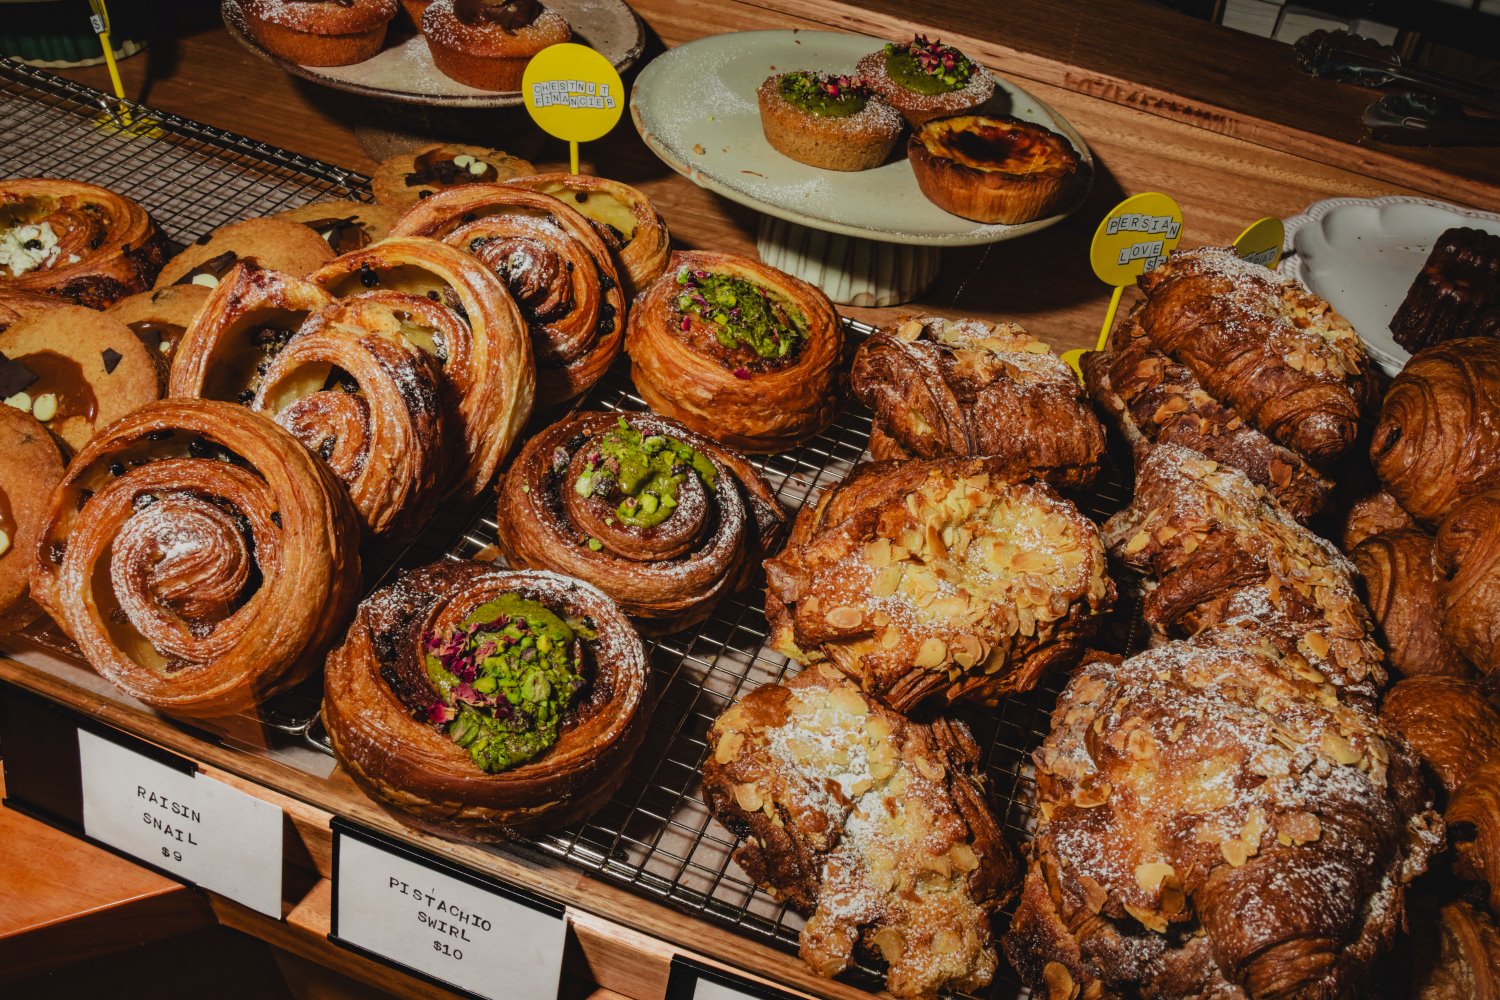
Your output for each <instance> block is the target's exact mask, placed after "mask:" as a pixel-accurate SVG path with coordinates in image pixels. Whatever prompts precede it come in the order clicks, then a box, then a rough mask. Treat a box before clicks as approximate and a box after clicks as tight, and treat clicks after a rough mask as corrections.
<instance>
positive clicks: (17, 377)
mask: <svg viewBox="0 0 1500 1000" xmlns="http://www.w3.org/2000/svg"><path fill="white" fill-rule="evenodd" d="M36 380H37V373H36V372H34V371H32V370H31V369H30V368H27V367H26V366H25V365H23V364H21V362H19V361H12V360H11V359H10V358H7V357H6V356H5V355H3V354H0V399H9V398H10V397H11V396H14V395H15V394H16V393H18V392H25V391H26V390H27V389H28V388H30V387H31V384H32V383H33V382H35V381H36Z"/></svg>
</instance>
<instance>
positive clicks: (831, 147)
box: [755, 71, 902, 170]
mask: <svg viewBox="0 0 1500 1000" xmlns="http://www.w3.org/2000/svg"><path fill="white" fill-rule="evenodd" d="M798 82H800V83H801V84H802V86H804V87H807V86H811V87H816V88H822V89H823V90H824V92H826V93H827V94H829V95H831V96H832V97H833V98H834V99H832V100H828V101H825V102H823V104H822V105H821V106H832V107H840V106H842V107H844V108H856V110H853V111H848V112H846V113H840V114H827V113H823V112H821V111H818V110H816V109H815V107H814V106H813V105H811V104H809V105H806V106H804V104H802V103H798V102H797V101H796V99H794V98H791V97H789V96H788V87H789V86H792V85H793V84H796V83H798ZM840 94H842V95H846V96H845V97H844V99H843V100H837V98H838V96H839V95H840ZM755 98H756V100H757V101H758V102H759V104H760V127H761V130H762V131H763V132H764V133H765V135H766V141H767V142H769V143H770V144H771V145H772V146H773V147H774V148H775V149H776V150H777V152H779V153H782V154H783V155H785V156H789V157H791V158H792V159H794V160H796V161H797V162H799V163H806V164H808V165H809V166H813V167H822V168H823V169H825V170H869V169H870V168H872V167H878V166H880V165H881V164H882V163H884V162H885V160H886V157H888V156H890V155H891V150H892V149H894V148H895V146H896V140H897V139H899V138H901V129H902V124H901V116H900V114H898V113H897V112H896V109H895V108H893V107H891V106H890V105H889V104H887V103H886V102H885V101H883V100H882V99H880V98H879V97H876V96H875V95H873V94H870V93H869V92H868V91H866V90H864V88H862V87H860V86H859V85H858V84H857V83H855V82H854V81H851V80H850V79H849V78H848V77H836V78H829V77H822V76H819V75H817V74H811V73H806V72H803V71H797V72H793V73H779V74H777V75H775V76H769V77H767V78H766V80H765V82H764V83H762V84H761V85H760V88H759V89H758V90H756V92H755Z"/></svg>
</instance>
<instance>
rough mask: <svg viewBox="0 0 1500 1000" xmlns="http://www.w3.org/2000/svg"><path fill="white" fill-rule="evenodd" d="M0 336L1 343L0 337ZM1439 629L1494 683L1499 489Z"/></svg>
mask: <svg viewBox="0 0 1500 1000" xmlns="http://www.w3.org/2000/svg"><path fill="white" fill-rule="evenodd" d="M3 342H4V341H3V339H0V343H3ZM1432 558H1433V563H1434V565H1435V567H1436V569H1437V574H1438V577H1439V578H1440V579H1441V580H1442V581H1444V582H1443V583H1442V584H1441V585H1440V587H1439V592H1440V594H1441V596H1442V602H1443V604H1442V613H1443V633H1444V634H1445V635H1446V636H1447V637H1448V638H1449V639H1450V640H1451V641H1452V642H1453V645H1455V646H1457V647H1458V650H1459V652H1461V653H1463V655H1464V656H1466V657H1468V658H1469V662H1471V663H1472V664H1474V666H1475V667H1477V668H1478V669H1479V672H1480V673H1482V674H1484V675H1485V677H1486V681H1487V683H1490V684H1493V683H1494V682H1495V680H1496V672H1497V671H1500V490H1491V491H1490V492H1488V493H1481V494H1480V495H1479V496H1476V497H1470V498H1469V499H1468V500H1465V501H1464V502H1463V503H1462V504H1460V505H1459V507H1458V508H1457V509H1456V510H1454V511H1453V513H1451V514H1449V515H1448V517H1447V518H1446V519H1445V520H1444V521H1443V524H1442V527H1440V528H1439V529H1438V533H1437V540H1436V542H1435V543H1434V545H1433V550H1432Z"/></svg>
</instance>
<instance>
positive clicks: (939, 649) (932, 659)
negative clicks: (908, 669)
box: [912, 636, 948, 668]
mask: <svg viewBox="0 0 1500 1000" xmlns="http://www.w3.org/2000/svg"><path fill="white" fill-rule="evenodd" d="M947 658H948V644H947V643H945V642H943V640H941V639H939V638H937V637H935V636H934V637H932V638H929V639H925V640H923V642H922V648H920V649H918V650H917V658H916V659H915V660H914V661H912V662H913V665H914V666H918V667H924V668H931V667H936V666H940V665H941V664H942V663H943V662H944V661H945V660H946V659H947Z"/></svg>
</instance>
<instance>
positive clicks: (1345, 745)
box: [1318, 729, 1362, 765]
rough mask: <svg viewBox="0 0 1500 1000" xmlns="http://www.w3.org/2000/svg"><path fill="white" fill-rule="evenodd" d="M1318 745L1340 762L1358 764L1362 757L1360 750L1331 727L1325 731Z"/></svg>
mask: <svg viewBox="0 0 1500 1000" xmlns="http://www.w3.org/2000/svg"><path fill="white" fill-rule="evenodd" d="M1318 746H1319V747H1320V748H1321V749H1322V751H1323V752H1324V753H1325V754H1327V755H1328V756H1330V757H1332V758H1333V759H1334V760H1335V761H1336V762H1338V763H1340V764H1344V765H1349V764H1357V763H1359V761H1360V759H1361V757H1362V755H1361V754H1360V752H1359V751H1358V750H1355V749H1354V747H1352V746H1350V745H1349V741H1348V740H1346V739H1344V738H1343V737H1342V736H1340V735H1339V734H1338V733H1336V732H1334V731H1333V730H1331V729H1325V730H1324V731H1323V736H1322V738H1321V739H1320V740H1319V741H1318Z"/></svg>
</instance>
